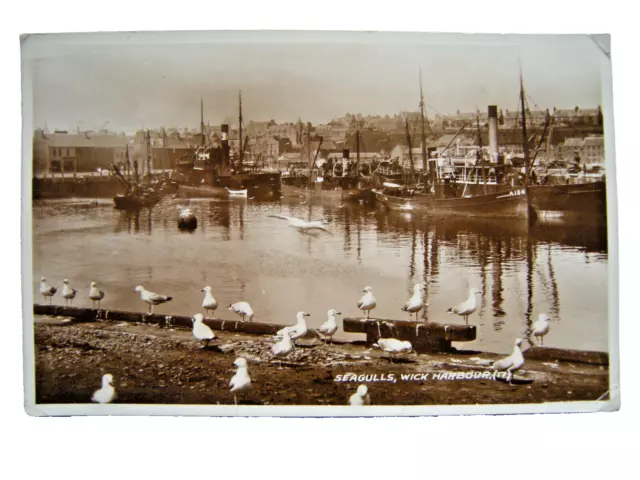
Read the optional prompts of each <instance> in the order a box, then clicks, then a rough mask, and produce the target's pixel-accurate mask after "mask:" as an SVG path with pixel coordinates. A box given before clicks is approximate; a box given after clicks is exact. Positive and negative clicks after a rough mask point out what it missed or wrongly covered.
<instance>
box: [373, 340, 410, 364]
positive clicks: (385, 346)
mask: <svg viewBox="0 0 640 480" xmlns="http://www.w3.org/2000/svg"><path fill="white" fill-rule="evenodd" d="M373 346H374V347H378V348H379V349H380V350H382V351H383V352H387V353H388V354H389V360H390V361H391V363H393V354H394V353H405V352H410V351H412V350H413V346H412V345H411V342H409V341H404V342H403V341H402V340H398V339H397V338H379V339H378V342H377V343H374V344H373Z"/></svg>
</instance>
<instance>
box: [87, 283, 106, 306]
mask: <svg viewBox="0 0 640 480" xmlns="http://www.w3.org/2000/svg"><path fill="white" fill-rule="evenodd" d="M103 298H104V292H103V291H102V290H100V289H99V288H98V287H96V282H91V288H90V289H89V299H90V300H91V302H92V303H93V306H94V307H95V306H96V302H98V308H100V302H101V301H102V299H103Z"/></svg>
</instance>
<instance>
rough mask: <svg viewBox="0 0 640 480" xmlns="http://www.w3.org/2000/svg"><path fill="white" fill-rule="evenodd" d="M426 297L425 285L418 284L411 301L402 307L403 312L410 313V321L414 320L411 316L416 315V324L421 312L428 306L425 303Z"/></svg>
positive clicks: (414, 288)
mask: <svg viewBox="0 0 640 480" xmlns="http://www.w3.org/2000/svg"><path fill="white" fill-rule="evenodd" d="M424 295H425V288H424V285H423V284H422V283H416V284H415V286H414V287H413V295H412V296H411V298H410V299H409V301H408V302H407V303H405V304H404V306H403V307H402V311H404V312H409V318H410V320H413V318H412V317H411V314H413V313H415V314H416V322H417V321H418V314H419V313H420V310H422V309H423V308H424V307H426V306H428V305H427V303H425V299H424Z"/></svg>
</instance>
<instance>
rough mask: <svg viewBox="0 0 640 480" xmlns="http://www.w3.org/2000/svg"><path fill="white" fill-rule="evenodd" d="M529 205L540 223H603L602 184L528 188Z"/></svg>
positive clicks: (604, 216) (604, 210) (603, 182)
mask: <svg viewBox="0 0 640 480" xmlns="http://www.w3.org/2000/svg"><path fill="white" fill-rule="evenodd" d="M529 196H530V198H531V205H532V208H533V209H534V211H535V212H536V217H537V218H538V219H539V220H540V221H543V222H554V221H557V222H567V221H577V222H581V223H585V222H588V223H603V224H604V223H606V221H607V187H606V183H605V181H604V180H599V181H596V182H584V183H569V184H565V185H532V186H530V187H529Z"/></svg>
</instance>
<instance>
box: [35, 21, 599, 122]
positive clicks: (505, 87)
mask: <svg viewBox="0 0 640 480" xmlns="http://www.w3.org/2000/svg"><path fill="white" fill-rule="evenodd" d="M596 41H597V42H598V43H599V44H600V45H601V46H604V47H603V48H604V49H605V50H607V51H609V50H610V48H609V38H608V37H602V36H600V37H597V38H595V39H594V38H592V37H589V36H586V35H580V36H577V35H574V36H551V35H548V36H526V35H518V36H516V35H514V36H506V35H470V34H418V33H416V34H412V33H347V32H322V33H321V32H209V33H205V32H181V33H172V34H163V33H141V34H134V33H132V34H126V33H119V34H68V35H40V36H32V37H29V38H27V40H26V41H23V73H24V74H25V75H27V77H26V80H27V82H28V81H29V80H30V81H31V85H32V90H31V91H32V93H33V105H34V111H33V115H34V116H33V120H34V121H33V124H34V127H45V126H46V127H47V128H48V129H49V130H53V129H55V128H58V129H72V130H75V129H76V127H80V129H81V130H96V129H99V128H101V127H102V126H103V125H104V124H105V123H106V122H107V121H108V122H109V123H108V124H107V128H109V129H110V130H115V131H127V132H132V131H135V130H137V129H139V128H153V127H159V126H163V125H164V126H166V127H178V128H182V127H197V126H198V125H199V122H200V97H201V96H202V97H203V99H204V104H205V122H210V123H211V124H212V125H215V124H220V123H222V122H223V120H224V119H225V117H236V116H237V99H238V90H242V92H243V110H244V117H245V121H248V120H269V119H271V118H273V119H275V120H276V121H277V122H286V121H296V120H297V118H298V117H300V118H301V119H302V120H303V121H305V122H306V121H311V122H312V123H314V124H316V123H326V122H328V121H329V120H331V119H332V118H335V117H338V116H342V115H344V114H345V113H346V112H351V113H362V114H363V115H367V114H381V115H384V114H389V115H393V114H394V113H397V112H398V111H400V110H415V109H417V107H418V102H419V81H418V72H419V70H420V69H422V83H423V88H424V96H425V103H426V104H427V105H428V108H427V113H428V115H429V116H431V117H432V116H433V115H434V114H435V113H454V112H455V111H456V110H458V109H459V110H461V111H466V112H468V111H475V109H476V108H479V109H481V110H482V111H485V110H486V107H487V105H489V104H497V105H498V106H499V108H502V109H510V110H515V109H516V108H517V107H518V105H517V103H518V94H519V83H518V82H519V68H520V67H519V64H520V65H521V66H522V72H523V76H524V83H525V89H526V91H527V95H528V96H529V97H530V101H529V102H530V107H531V108H532V109H536V105H538V106H540V107H541V108H552V107H554V106H556V107H557V108H573V107H574V106H576V105H579V106H582V107H585V108H593V107H596V106H597V105H598V104H600V103H602V100H601V98H602V91H601V89H602V78H603V75H609V70H608V68H609V65H608V62H609V60H608V58H607V56H606V55H605V53H604V52H603V51H602V50H601V48H599V47H598V45H597V44H596V43H595V42H596ZM29 77H30V78H29ZM27 85H28V83H27ZM25 94H28V91H27V92H25Z"/></svg>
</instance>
